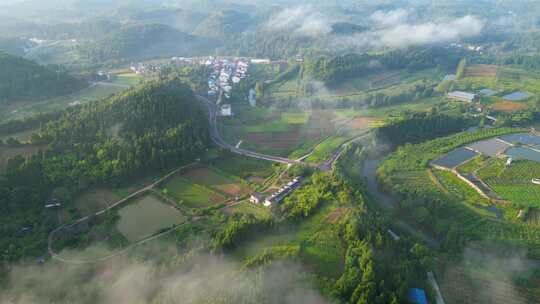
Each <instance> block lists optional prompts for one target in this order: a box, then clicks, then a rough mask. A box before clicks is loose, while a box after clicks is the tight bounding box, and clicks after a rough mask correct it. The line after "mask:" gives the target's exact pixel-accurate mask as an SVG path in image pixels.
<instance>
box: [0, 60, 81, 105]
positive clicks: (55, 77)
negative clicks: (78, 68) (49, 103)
mask: <svg viewBox="0 0 540 304" xmlns="http://www.w3.org/2000/svg"><path fill="white" fill-rule="evenodd" d="M85 86H86V83H85V82H84V81H82V80H79V79H76V78H74V77H72V76H70V75H69V74H68V73H67V72H65V71H63V70H62V69H61V68H60V67H56V66H55V67H52V66H51V67H44V66H41V65H39V64H37V63H35V62H33V61H29V60H26V59H23V58H21V57H17V56H13V55H8V54H6V53H2V52H0V104H1V103H4V104H5V103H12V102H17V101H34V100H43V99H47V98H51V97H55V96H60V95H65V94H69V93H73V92H75V91H77V90H80V89H82V88H84V87H85Z"/></svg>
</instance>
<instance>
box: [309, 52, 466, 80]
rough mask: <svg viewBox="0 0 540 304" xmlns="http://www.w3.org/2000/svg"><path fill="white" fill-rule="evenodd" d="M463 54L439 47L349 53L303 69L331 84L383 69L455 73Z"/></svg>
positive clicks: (311, 61)
mask: <svg viewBox="0 0 540 304" xmlns="http://www.w3.org/2000/svg"><path fill="white" fill-rule="evenodd" d="M463 55H464V54H462V53H461V52H456V51H452V50H448V49H444V48H439V47H427V48H410V49H406V50H395V51H391V52H385V53H382V54H375V55H372V54H367V53H364V54H347V55H340V56H323V57H315V58H311V59H308V60H306V61H305V62H304V64H303V66H302V72H303V76H304V77H307V78H311V79H313V80H318V81H323V82H325V83H326V84H328V85H332V84H336V83H339V82H340V81H343V80H346V79H348V78H350V77H358V76H361V75H362V76H365V75H369V74H370V73H374V72H380V71H382V70H385V69H388V70H400V69H406V70H408V71H411V72H415V71H420V70H424V69H427V68H433V67H437V68H438V69H440V70H442V71H446V70H453V69H455V66H456V65H457V64H458V62H459V61H460V60H461V59H462V58H463V57H462V56H463Z"/></svg>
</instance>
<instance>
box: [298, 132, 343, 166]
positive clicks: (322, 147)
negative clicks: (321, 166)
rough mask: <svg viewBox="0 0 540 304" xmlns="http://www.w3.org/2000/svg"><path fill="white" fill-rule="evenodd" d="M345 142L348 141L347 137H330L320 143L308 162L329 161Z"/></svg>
mask: <svg viewBox="0 0 540 304" xmlns="http://www.w3.org/2000/svg"><path fill="white" fill-rule="evenodd" d="M345 141H347V138H346V137H341V136H335V137H330V138H328V139H326V140H325V141H323V142H322V143H320V144H319V145H318V146H316V147H315V150H313V154H311V155H310V156H309V157H308V158H307V161H310V162H322V161H325V160H326V159H328V158H329V157H330V156H331V155H332V153H333V152H334V151H335V150H336V149H337V148H338V147H339V146H340V145H341V144H342V143H344V142H345Z"/></svg>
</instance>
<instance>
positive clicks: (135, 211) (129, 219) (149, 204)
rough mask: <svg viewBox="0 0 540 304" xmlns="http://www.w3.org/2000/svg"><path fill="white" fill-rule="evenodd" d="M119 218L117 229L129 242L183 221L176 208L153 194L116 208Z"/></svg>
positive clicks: (183, 218)
mask: <svg viewBox="0 0 540 304" xmlns="http://www.w3.org/2000/svg"><path fill="white" fill-rule="evenodd" d="M118 214H119V215H120V219H119V220H118V223H117V229H118V231H120V233H122V234H123V235H124V237H125V238H126V239H128V240H129V241H130V242H135V241H138V240H141V239H143V238H145V237H147V236H150V235H152V234H154V233H156V232H158V231H160V230H161V229H167V228H170V227H172V226H174V225H178V224H180V223H182V222H184V221H185V219H186V218H185V216H184V215H182V214H181V213H180V212H179V211H178V210H176V209H174V208H173V207H171V206H169V205H167V204H166V203H164V202H162V201H160V200H159V199H158V198H156V197H155V196H153V195H145V196H142V197H140V198H138V199H136V200H135V201H134V202H132V203H131V204H129V205H127V206H125V207H122V208H121V209H120V210H118Z"/></svg>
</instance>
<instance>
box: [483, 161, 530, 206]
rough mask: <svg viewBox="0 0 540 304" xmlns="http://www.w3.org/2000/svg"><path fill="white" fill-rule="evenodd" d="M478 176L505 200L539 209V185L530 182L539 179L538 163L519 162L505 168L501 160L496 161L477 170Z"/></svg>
mask: <svg viewBox="0 0 540 304" xmlns="http://www.w3.org/2000/svg"><path fill="white" fill-rule="evenodd" d="M478 175H479V177H480V178H482V179H483V180H484V181H485V182H486V183H487V184H488V185H489V186H490V187H491V188H492V189H493V190H494V191H495V192H497V194H499V195H500V196H501V197H502V198H504V199H505V200H508V201H511V202H514V203H516V204H519V205H522V206H532V207H540V185H535V184H533V183H532V182H531V180H532V179H533V178H540V164H539V163H537V162H533V161H526V160H519V161H514V162H513V163H512V164H511V165H510V166H505V162H504V161H503V160H497V161H494V162H492V163H490V164H489V165H488V166H486V167H485V168H482V169H481V170H479V171H478Z"/></svg>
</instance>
